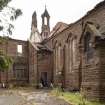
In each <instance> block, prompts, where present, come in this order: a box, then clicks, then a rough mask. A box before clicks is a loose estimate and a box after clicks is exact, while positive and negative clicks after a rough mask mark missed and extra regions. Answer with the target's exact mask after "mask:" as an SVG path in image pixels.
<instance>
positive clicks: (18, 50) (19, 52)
mask: <svg viewBox="0 0 105 105" xmlns="http://www.w3.org/2000/svg"><path fill="white" fill-rule="evenodd" d="M17 53H18V56H21V55H22V45H17Z"/></svg>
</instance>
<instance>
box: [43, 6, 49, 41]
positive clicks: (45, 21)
mask: <svg viewBox="0 0 105 105" xmlns="http://www.w3.org/2000/svg"><path fill="white" fill-rule="evenodd" d="M41 17H42V38H43V39H46V38H48V37H49V34H50V15H49V13H48V11H47V8H46V5H45V11H44V13H43V14H42V15H41Z"/></svg>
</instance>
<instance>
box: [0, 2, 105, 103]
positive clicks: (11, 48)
mask: <svg viewBox="0 0 105 105" xmlns="http://www.w3.org/2000/svg"><path fill="white" fill-rule="evenodd" d="M45 17H46V18H47V24H46V25H45V22H44V18H45ZM49 18H50V16H49V14H48V11H47V10H46V9H45V12H44V13H43V15H42V20H43V23H42V32H41V34H40V33H39V31H38V29H37V19H36V12H34V14H33V16H32V26H31V36H30V38H29V40H28V41H20V40H14V39H10V38H9V40H8V46H7V43H4V44H0V49H3V50H4V52H5V53H7V54H8V55H9V56H11V57H12V58H13V59H14V64H13V65H12V67H11V70H10V71H9V72H8V75H7V73H1V74H0V82H1V83H2V82H7V80H8V82H10V81H12V80H13V79H12V78H14V72H15V70H17V69H20V74H24V76H22V78H20V79H19V78H17V79H16V75H15V82H16V84H18V83H19V84H22V82H24V83H29V84H30V85H31V86H38V85H39V84H40V83H43V82H44V83H43V84H44V85H45V86H50V83H53V84H54V85H55V86H58V85H60V86H62V87H63V88H65V89H67V90H70V91H81V93H82V94H84V95H85V96H86V97H87V99H90V100H96V99H97V100H100V101H105V90H104V88H105V54H104V53H105V46H104V45H105V1H103V2H101V3H99V4H98V5H97V6H96V7H95V8H94V9H93V10H91V11H89V12H88V13H87V14H86V15H85V16H84V17H82V18H81V19H79V20H78V21H76V22H75V23H72V24H65V23H62V22H58V23H57V25H56V26H55V27H54V29H53V30H52V31H51V32H50V25H49ZM46 27H47V28H46ZM49 33H50V34H49ZM86 36H87V37H86ZM18 44H21V45H22V46H23V54H22V56H17V48H16V46H17V45H18ZM23 69H24V70H25V72H24V73H22V72H23ZM17 74H18V72H17ZM7 77H8V79H7Z"/></svg>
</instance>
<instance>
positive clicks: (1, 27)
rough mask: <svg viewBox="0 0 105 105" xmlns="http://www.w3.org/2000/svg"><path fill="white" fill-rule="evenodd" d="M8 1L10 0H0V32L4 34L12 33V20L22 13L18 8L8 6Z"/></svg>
mask: <svg viewBox="0 0 105 105" xmlns="http://www.w3.org/2000/svg"><path fill="white" fill-rule="evenodd" d="M10 1H11V0H0V33H1V34H2V35H6V36H8V35H12V30H13V29H14V26H13V24H12V21H14V20H16V19H17V18H18V17H19V16H20V15H22V11H21V10H20V9H15V8H12V7H9V6H8V3H9V2H10ZM4 7H5V8H4Z"/></svg>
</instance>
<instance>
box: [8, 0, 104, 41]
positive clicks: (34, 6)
mask: <svg viewBox="0 0 105 105" xmlns="http://www.w3.org/2000/svg"><path fill="white" fill-rule="evenodd" d="M100 1H103V0H12V2H11V3H10V4H9V5H10V6H13V7H15V8H20V9H21V10H22V12H23V15H22V16H20V17H19V18H18V19H17V20H16V21H15V22H14V24H15V30H14V31H13V35H12V37H13V38H15V39H16V38H17V39H22V40H27V38H29V36H30V31H31V30H30V28H31V19H32V14H33V12H34V11H36V12H37V21H38V29H39V31H41V22H42V20H41V14H42V13H43V12H44V9H45V4H46V6H47V10H48V12H49V14H50V26H51V29H52V27H54V25H55V24H56V23H57V22H65V23H67V24H70V23H72V22H75V21H76V20H78V19H79V18H81V17H82V16H84V15H85V14H86V12H87V11H89V10H91V9H92V8H93V7H94V6H95V5H96V4H97V3H99V2H100Z"/></svg>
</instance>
